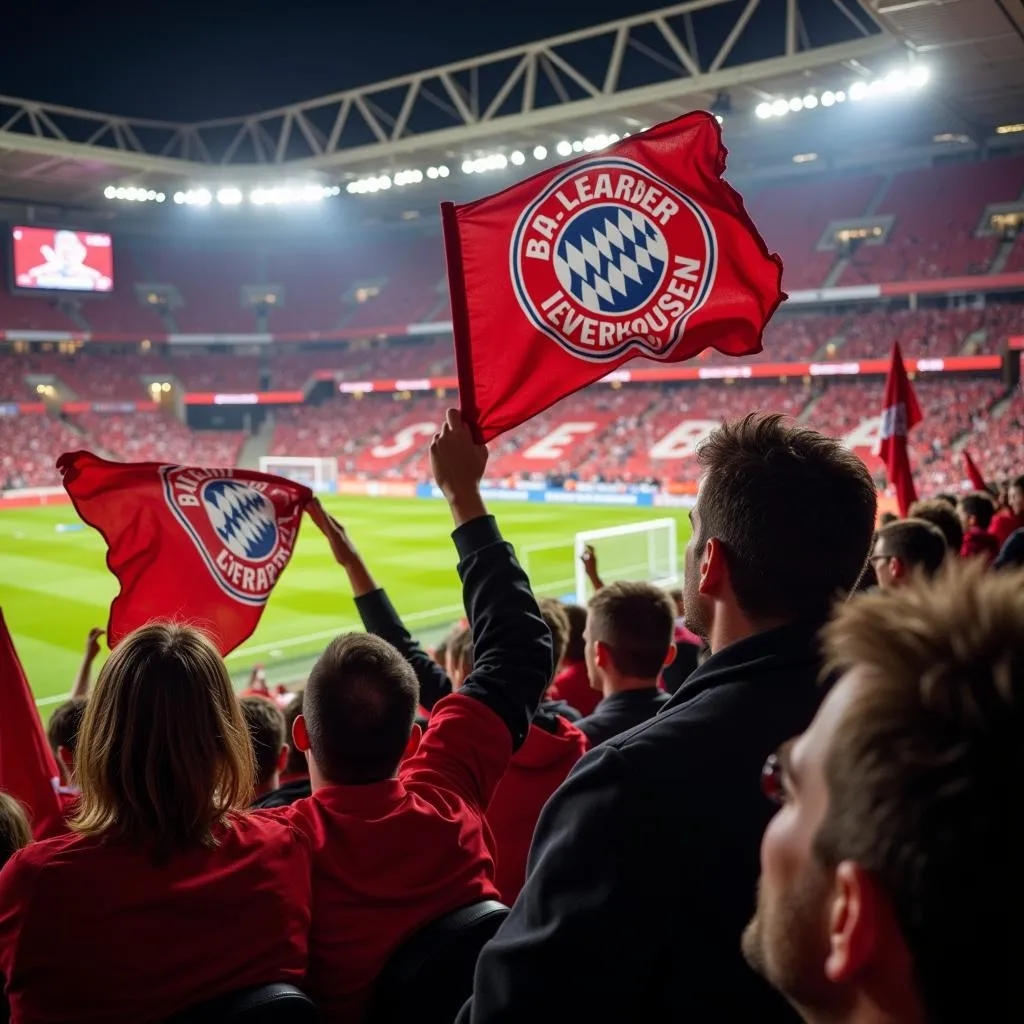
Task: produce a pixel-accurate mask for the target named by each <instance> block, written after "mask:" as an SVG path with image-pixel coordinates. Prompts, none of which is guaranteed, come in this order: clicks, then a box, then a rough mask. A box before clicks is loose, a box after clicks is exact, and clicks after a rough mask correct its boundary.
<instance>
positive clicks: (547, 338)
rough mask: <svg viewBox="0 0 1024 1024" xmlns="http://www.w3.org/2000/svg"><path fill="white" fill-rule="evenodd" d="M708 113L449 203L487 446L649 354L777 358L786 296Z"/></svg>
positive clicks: (469, 370)
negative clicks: (779, 316)
mask: <svg viewBox="0 0 1024 1024" xmlns="http://www.w3.org/2000/svg"><path fill="white" fill-rule="evenodd" d="M725 156H726V150H725V147H724V146H723V145H722V135H721V128H720V126H719V124H718V122H717V121H716V120H715V118H714V117H713V116H712V115H711V114H708V113H705V112H696V113H692V114H687V115H685V116H683V117H680V118H677V119H676V120H674V121H668V122H666V123H665V124H660V125H657V126H656V127H654V128H651V129H650V130H648V131H646V132H643V133H642V134H640V135H636V136H632V137H630V138H628V139H624V140H623V141H622V142H619V143H617V144H616V145H614V146H612V147H611V148H609V149H607V150H604V151H602V152H600V153H593V154H589V155H586V156H581V157H580V158H579V159H577V160H573V161H571V162H569V163H566V164H562V165H560V166H558V167H553V168H551V169H549V170H546V171H542V172H541V173H540V174H536V175H534V176H533V177H532V178H528V179H527V180H526V181H523V182H520V183H519V184H518V185H513V186H512V187H511V188H507V189H505V191H503V192H499V193H498V194H497V195H494V196H490V197H488V198H486V199H480V200H478V201H476V202H474V203H469V204H467V205H465V206H455V205H454V204H452V203H443V204H442V205H441V219H442V223H443V226H444V236H445V251H446V256H447V262H448V281H449V290H450V292H451V301H452V323H453V327H454V333H455V356H456V365H457V369H458V376H459V399H460V401H461V403H462V413H463V416H464V417H465V419H466V421H467V422H468V423H470V424H471V425H472V426H473V427H474V430H475V432H476V434H477V437H478V438H479V439H480V440H482V441H487V440H489V439H490V438H492V437H495V436H497V435H498V434H500V433H502V432H503V431H506V430H509V429H510V428H512V427H514V426H516V425H517V424H519V423H522V422H523V421H524V420H527V419H529V418H530V417H531V416H534V415H536V414H537V413H539V412H541V411H543V410H544V409H546V408H548V406H550V405H552V404H553V403H555V402H557V401H558V400H559V399H560V398H564V397H565V396H566V395H570V394H572V393H573V392H574V391H578V390H579V389H580V388H583V387H586V386H587V385H588V384H592V383H594V382H595V381H598V380H600V379H601V378H602V377H604V376H605V375H607V374H608V373H610V372H611V371H612V370H615V369H616V368H617V367H619V366H621V365H622V364H623V363H625V362H626V361H627V360H629V359H632V358H633V357H634V356H641V355H642V356H646V357H648V358H649V359H655V360H658V361H660V362H679V361H681V360H684V359H689V358H691V357H692V356H695V355H697V353H699V352H701V351H703V350H704V349H705V348H709V347H710V348H716V349H718V350H719V351H720V352H724V353H725V354H727V355H733V356H742V355H749V354H750V353H752V352H759V351H760V350H761V334H762V331H763V330H764V326H765V324H766V323H767V322H768V320H769V318H770V317H771V315H772V314H773V313H774V312H775V310H776V308H777V307H778V305H779V303H780V302H781V301H782V300H783V299H784V298H785V294H784V293H783V292H782V290H781V275H782V261H781V260H780V259H779V257H778V256H774V255H770V254H769V253H768V250H767V248H766V247H765V244H764V242H763V240H762V239H761V236H760V235H759V234H758V232H757V229H756V228H755V227H754V224H753V222H752V221H751V220H750V218H749V217H748V216H747V213H746V210H745V209H744V207H743V201H742V199H741V198H740V196H739V193H737V192H736V191H735V190H734V189H733V188H732V187H731V186H729V185H728V184H726V183H725V182H724V181H723V180H722V173H723V172H724V170H725Z"/></svg>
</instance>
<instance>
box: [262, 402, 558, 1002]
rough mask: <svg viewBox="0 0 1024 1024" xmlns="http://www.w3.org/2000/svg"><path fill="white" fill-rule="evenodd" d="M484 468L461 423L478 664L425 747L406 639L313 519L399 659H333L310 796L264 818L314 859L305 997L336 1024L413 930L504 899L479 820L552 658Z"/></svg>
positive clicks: (469, 599)
mask: <svg viewBox="0 0 1024 1024" xmlns="http://www.w3.org/2000/svg"><path fill="white" fill-rule="evenodd" d="M486 460H487V449H486V448H484V447H482V446H478V445H475V444H474V443H473V441H472V437H471V435H470V432H469V429H468V428H467V427H465V426H464V425H463V424H462V422H461V418H460V417H459V415H458V413H457V412H455V411H450V412H449V413H448V418H447V421H446V423H445V426H444V428H443V429H442V431H441V433H440V434H439V435H438V436H437V437H435V439H434V443H433V444H432V445H431V462H432V464H433V468H434V475H435V479H436V480H437V483H438V486H439V487H440V489H441V491H442V492H443V493H444V494H445V496H446V497H447V499H448V503H449V506H450V508H451V512H452V517H453V519H454V521H455V525H456V530H455V533H454V534H453V539H454V541H455V546H456V549H457V550H458V552H459V555H460V557H461V561H460V563H459V573H460V575H461V577H462V581H463V592H464V598H465V604H466V609H467V611H468V613H469V620H470V625H471V628H472V630H473V648H474V652H475V655H476V657H475V661H474V665H473V671H472V672H471V673H470V674H469V676H468V677H467V678H466V680H465V682H464V683H463V684H462V686H461V687H460V688H459V690H458V692H457V693H449V694H448V695H447V696H445V697H443V698H442V699H439V700H438V701H437V703H436V704H434V706H433V708H432V714H431V717H430V723H429V725H428V727H427V729H426V732H425V733H424V734H423V736H422V739H419V731H418V729H414V728H413V718H414V716H415V713H416V709H417V706H418V705H419V703H420V699H421V695H420V687H419V686H418V685H417V676H416V672H414V670H413V668H412V667H411V665H410V663H409V661H408V660H407V659H408V657H409V650H408V644H411V643H412V641H411V638H409V637H408V634H405V633H404V628H403V627H402V624H401V621H400V620H399V619H398V617H397V615H396V614H395V613H394V609H392V608H391V605H390V602H389V601H388V599H387V597H386V595H385V594H384V592H383V591H382V590H380V589H379V588H378V587H377V585H376V583H375V582H374V580H373V579H372V577H371V576H370V574H369V572H368V571H367V569H366V566H365V564H364V563H363V562H362V560H361V559H360V558H359V556H358V553H357V552H356V551H355V548H354V547H353V546H352V544H351V542H350V541H349V539H348V537H347V535H346V533H345V531H344V529H343V527H342V526H341V525H340V524H339V523H337V522H336V521H335V520H333V519H331V518H330V517H329V516H328V515H327V514H326V513H325V512H324V510H323V508H322V507H321V506H320V505H319V504H314V505H313V506H312V507H311V509H310V511H311V514H312V516H313V519H314V521H315V522H316V523H317V525H318V526H319V527H320V529H321V530H322V531H323V532H324V534H325V536H326V537H327V539H328V541H329V543H330V545H331V549H332V552H333V554H334V556H335V558H336V559H337V561H338V562H339V563H340V564H341V565H342V566H343V567H344V569H345V570H346V572H347V574H348V577H349V580H350V582H351V584H352V588H353V591H354V592H355V594H356V595H357V607H358V608H359V611H360V613H361V614H362V616H363V617H364V619H366V620H372V619H373V617H374V616H375V615H379V616H381V617H382V618H384V619H385V620H386V621H387V623H388V624H389V625H388V628H389V629H390V630H392V631H393V632H397V633H399V634H401V635H396V640H398V642H399V644H400V645H402V647H403V649H402V650H401V651H399V650H396V649H395V646H392V644H390V643H388V642H386V641H385V640H384V639H382V638H381V636H379V635H376V636H375V635H372V634H373V633H374V632H377V631H376V630H373V629H371V631H370V635H367V634H363V633H357V634H348V635H344V636H340V637H338V638H337V639H336V640H334V641H333V642H332V643H331V644H330V645H329V646H328V647H327V650H326V651H325V652H324V653H323V655H321V657H320V659H319V660H318V661H317V663H316V665H315V666H314V668H313V670H312V672H311V674H310V676H309V680H308V681H307V683H306V691H305V694H304V697H303V709H302V715H300V716H299V717H298V718H297V719H296V721H295V727H294V729H293V739H294V741H295V743H296V745H297V746H298V747H299V748H300V749H301V750H303V751H305V753H306V756H307V759H308V761H309V767H310V778H311V780H312V785H313V795H312V796H311V797H309V798H307V799H305V800H298V801H296V802H295V803H293V804H292V805H291V806H289V807H285V808H280V809H278V810H268V811H261V812H260V814H259V816H263V815H267V816H270V817H271V818H273V819H276V820H283V821H288V822H291V823H293V824H294V825H295V827H297V828H299V829H301V830H302V831H303V832H304V833H305V834H306V835H308V836H309V838H310V841H311V843H312V845H313V907H314V911H313V922H312V931H311V940H310V960H309V979H308V990H309V992H310V995H311V996H312V997H313V998H314V999H315V1001H316V1002H317V1005H318V1008H319V1009H320V1012H321V1014H322V1015H323V1017H324V1019H325V1020H344V1021H358V1020H360V1019H361V1017H362V1015H363V1013H364V1011H365V1008H366V1006H367V1003H368V1001H369V1000H370V999H371V997H372V987H373V982H374V979H375V978H376V977H377V975H378V974H379V973H380V971H381V969H382V968H383V966H384V965H385V963H386V962H387V959H388V957H389V956H390V955H391V954H392V952H393V951H394V950H395V948H396V947H397V946H398V945H399V943H401V941H402V940H403V939H405V938H406V937H407V936H408V935H410V934H411V933H412V932H414V931H416V930H417V929H419V928H420V927H422V926H423V925H425V924H427V923H428V922H430V921H432V920H434V919H435V918H437V917H439V916H441V915H443V914H446V913H448V912H450V911H453V910H456V909H458V908H459V907H463V906H466V905H467V904H470V903H474V902H476V901H478V900H482V899H495V898H497V896H498V890H497V887H496V885H495V873H494V859H493V856H492V853H491V848H490V835H489V831H488V828H487V824H486V821H485V817H484V812H485V810H486V808H487V806H488V804H489V803H490V802H491V800H492V798H493V796H494V792H495V790H496V789H497V787H498V783H499V782H500V781H501V778H502V776H503V775H504V774H505V772H506V770H507V769H508V766H509V761H510V760H511V758H512V755H513V752H514V751H515V750H517V749H518V748H519V747H521V746H522V745H523V743H524V741H525V740H526V737H527V734H528V732H529V729H530V719H531V717H532V715H533V712H534V709H535V708H536V707H537V704H538V702H539V701H540V698H541V696H542V694H543V693H544V690H545V689H546V688H547V686H548V684H549V683H550V681H551V674H552V658H551V634H550V632H549V630H548V627H547V625H546V624H545V622H544V620H543V619H542V618H541V616H540V613H539V609H538V607H537V602H536V601H535V600H534V597H533V594H532V592H531V590H530V585H529V581H528V580H527V578H526V575H525V574H524V573H523V571H522V569H521V568H520V567H519V565H518V563H517V562H516V559H515V555H514V553H513V551H512V547H511V545H509V544H507V543H506V542H505V541H503V540H502V538H501V535H500V534H499V533H498V528H497V525H496V524H495V522H494V519H493V517H491V516H489V515H488V514H487V510H486V508H485V507H484V504H483V500H482V499H481V497H480V490H479V483H480V479H481V477H482V475H483V471H484V466H485V464H486ZM415 652H416V657H418V658H420V659H421V660H422V661H423V662H424V663H426V664H429V665H430V666H431V667H432V671H433V672H441V670H440V669H439V668H438V666H437V665H436V664H435V663H434V661H433V660H432V659H431V658H430V656H429V655H428V654H427V653H426V652H425V651H424V650H422V648H419V647H418V646H416V648H415ZM403 655H405V657H403ZM442 674H443V672H442ZM424 703H426V701H424ZM417 740H419V742H418V743H417Z"/></svg>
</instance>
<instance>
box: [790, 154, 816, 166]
mask: <svg viewBox="0 0 1024 1024" xmlns="http://www.w3.org/2000/svg"><path fill="white" fill-rule="evenodd" d="M817 159H818V154H817V153H794V154H793V163H795V164H809V163H811V162H812V161H814V160H817Z"/></svg>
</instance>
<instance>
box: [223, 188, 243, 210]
mask: <svg viewBox="0 0 1024 1024" xmlns="http://www.w3.org/2000/svg"><path fill="white" fill-rule="evenodd" d="M241 201H242V190H241V189H240V188H219V189H217V202H218V203H220V205H221V206H238V204H239V203H241Z"/></svg>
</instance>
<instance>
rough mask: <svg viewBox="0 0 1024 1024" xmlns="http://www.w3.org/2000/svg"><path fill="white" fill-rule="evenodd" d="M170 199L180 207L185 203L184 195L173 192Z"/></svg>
mask: <svg viewBox="0 0 1024 1024" xmlns="http://www.w3.org/2000/svg"><path fill="white" fill-rule="evenodd" d="M171 198H172V199H173V200H174V201H175V202H176V203H177V204H178V205H179V206H180V205H181V204H182V203H183V202H185V193H184V192H175V193H174V195H173V196H172V197H171Z"/></svg>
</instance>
